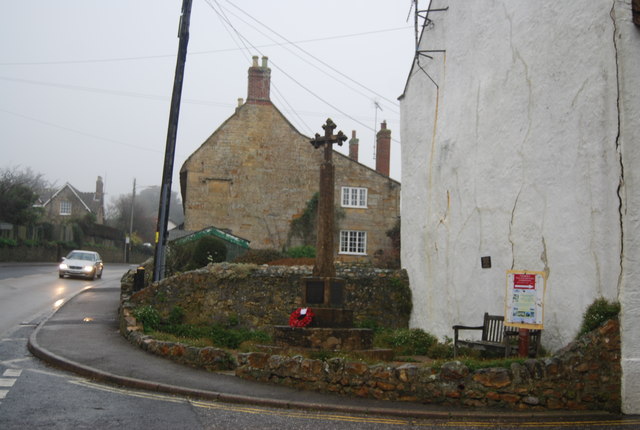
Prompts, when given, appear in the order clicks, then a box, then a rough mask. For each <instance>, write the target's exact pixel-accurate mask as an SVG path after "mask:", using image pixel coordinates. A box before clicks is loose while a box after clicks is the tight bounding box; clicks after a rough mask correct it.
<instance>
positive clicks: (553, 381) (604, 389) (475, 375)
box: [120, 263, 621, 412]
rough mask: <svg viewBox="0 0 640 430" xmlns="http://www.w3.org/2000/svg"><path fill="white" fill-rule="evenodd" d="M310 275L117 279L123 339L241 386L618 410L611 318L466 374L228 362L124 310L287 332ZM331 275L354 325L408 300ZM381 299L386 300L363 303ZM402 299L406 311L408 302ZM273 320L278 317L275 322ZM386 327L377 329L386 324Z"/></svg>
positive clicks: (243, 357)
mask: <svg viewBox="0 0 640 430" xmlns="http://www.w3.org/2000/svg"><path fill="white" fill-rule="evenodd" d="M363 272H369V275H367V276H368V277H369V278H368V279H369V280H368V281H367V282H364V286H363V287H362V289H361V290H359V291H356V290H355V285H354V282H355V281H354V279H356V278H358V277H362V276H364V274H363ZM309 273H310V268H309V269H307V268H301V267H298V268H282V267H256V266H247V267H243V268H240V269H238V268H237V267H236V268H232V267H231V266H230V265H227V264H224V263H223V264H220V265H213V266H210V267H209V268H208V269H206V270H201V271H196V272H190V273H188V274H184V275H180V276H177V277H172V278H168V279H165V280H163V281H161V282H160V283H159V284H154V285H152V286H151V287H149V288H146V289H144V290H142V291H141V292H138V293H135V294H133V295H132V291H131V286H132V279H131V277H132V276H131V274H129V275H125V277H124V278H123V283H122V303H121V308H120V317H121V318H120V323H121V331H122V333H123V334H124V335H125V337H127V338H128V339H129V340H130V341H132V342H134V343H136V344H138V345H139V346H141V347H142V348H144V349H146V350H148V351H150V352H152V353H155V354H158V355H161V356H165V357H167V358H170V359H172V360H175V361H178V362H180V363H184V364H188V365H192V366H197V367H204V368H207V369H209V370H223V369H232V368H235V371H236V375H237V376H238V377H241V378H245V379H251V380H256V381H262V382H269V383H277V384H283V385H287V386H291V387H296V388H299V389H306V390H314V391H320V392H327V393H337V394H342V395H349V396H358V397H368V398H375V399H384V400H394V401H412V402H424V403H437V404H444V405H457V406H466V407H487V406H488V407H498V408H509V409H515V410H559V409H567V410H587V409H589V410H607V411H612V412H619V411H620V403H621V394H620V393H621V383H620V381H621V366H620V326H619V323H618V321H617V320H611V321H608V322H607V323H606V324H604V325H603V326H602V327H600V328H599V329H597V330H594V331H593V332H591V333H589V334H587V335H585V336H583V337H581V338H580V339H578V340H576V341H575V342H573V343H571V344H569V345H568V346H566V347H565V348H563V349H562V350H560V351H559V352H558V353H557V354H556V355H555V356H553V357H550V358H543V359H530V360H527V361H525V362H524V364H520V363H513V364H511V366H510V367H509V368H508V369H507V368H487V369H480V370H476V371H471V370H470V369H469V368H468V367H467V366H465V365H464V364H463V363H461V362H457V361H454V362H449V363H445V364H443V365H442V366H441V367H439V368H436V367H426V366H423V365H417V364H411V363H409V364H402V365H394V364H391V363H383V364H375V365H368V364H365V363H363V362H355V361H353V362H352V361H347V360H345V359H342V358H333V359H329V360H327V361H322V360H313V359H307V358H303V357H301V356H295V357H288V356H283V355H277V354H269V353H265V352H252V353H244V354H238V355H237V357H235V358H234V357H232V356H231V355H229V353H228V352H225V351H222V350H219V349H215V348H193V347H187V346H185V345H182V344H180V343H173V342H160V341H157V340H155V339H153V338H150V337H149V336H145V335H143V334H142V333H141V327H139V326H138V324H137V322H136V321H135V318H133V316H132V314H131V310H132V309H133V308H134V307H135V306H137V305H141V304H154V305H156V306H158V307H159V308H160V309H161V310H162V311H163V312H164V313H166V314H168V312H170V310H171V309H172V308H173V306H176V305H180V306H184V307H185V309H187V310H189V311H194V310H203V309H206V312H205V313H203V314H202V315H199V316H198V315H196V316H192V317H191V319H192V320H194V321H195V320H205V321H209V322H211V319H212V317H213V316H218V317H219V316H223V317H228V316H231V315H232V314H237V315H243V313H242V312H244V311H245V310H248V309H251V311H252V312H253V313H254V315H252V316H253V318H249V317H247V318H243V322H245V323H246V322H247V321H248V322H250V323H251V324H253V325H254V326H256V327H258V326H264V325H265V324H286V318H287V316H288V311H289V308H290V307H291V306H295V305H297V304H298V300H299V296H300V288H299V284H298V282H299V280H300V277H302V276H308V275H309ZM339 273H340V275H341V276H343V277H345V278H347V288H346V292H347V294H346V301H347V303H350V304H354V305H355V307H354V309H356V315H357V317H356V319H357V320H358V319H359V320H363V319H369V318H370V319H373V320H378V318H385V315H388V314H386V313H385V312H387V313H388V312H391V311H389V309H391V310H392V311H393V312H395V313H396V314H399V315H404V312H405V311H407V309H406V307H402V306H406V305H402V306H401V305H400V304H399V303H395V304H394V305H391V304H390V303H388V302H389V301H392V300H394V299H395V298H399V299H397V300H398V301H402V300H406V299H407V297H406V292H405V290H406V289H407V288H406V284H405V282H406V275H404V272H389V271H378V270H373V271H371V270H370V269H367V270H365V269H350V270H345V269H344V268H342V269H340V270H339ZM372 273H373V275H372ZM367 276H364V277H365V278H367ZM394 279H396V281H394ZM349 280H351V282H350V281H349ZM385 285H387V286H388V291H386V293H384V294H386V296H384V295H383V286H385ZM381 294H382V295H383V297H385V299H384V300H371V299H372V298H375V297H376V295H381ZM274 296H275V299H271V300H270V301H269V302H268V303H269V305H266V306H262V309H260V307H259V302H260V300H264V299H265V298H267V297H274ZM408 300H409V303H410V297H409V298H408ZM385 301H386V302H385ZM364 306H367V307H371V308H372V309H373V310H370V311H369V312H368V313H367V312H365V311H363V309H364V308H361V309H360V310H359V311H358V310H357V309H358V307H364ZM389 306H391V308H389ZM393 306H395V307H393ZM409 310H410V305H409ZM278 312H279V313H284V316H278V317H274V316H273V315H274V314H275V313H278ZM408 313H409V312H408V311H407V314H408ZM396 314H393V315H396ZM392 319H393V318H388V320H383V321H385V322H387V323H389V322H390V321H391V320H392ZM400 323H401V324H406V320H400ZM386 325H388V324H386ZM400 326H402V325H400Z"/></svg>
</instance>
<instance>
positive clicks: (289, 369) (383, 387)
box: [236, 320, 621, 412]
mask: <svg viewBox="0 0 640 430" xmlns="http://www.w3.org/2000/svg"><path fill="white" fill-rule="evenodd" d="M238 361H239V363H238V367H237V368H236V375H237V376H239V377H242V378H245V379H251V380H256V381H262V382H271V383H277V384H283V385H287V386H291V387H295V388H299V389H307V390H315V391H321V392H328V393H338V394H344V395H349V396H358V397H368V398H375V399H382V400H395V401H412V402H424V403H438V404H444V405H456V406H472V407H486V406H490V407H499V408H509V409H516V410H549V409H551V410H557V409H569V410H586V409H590V410H607V411H613V412H618V411H619V410H620V388H621V387H620V377H621V373H620V333H619V324H618V321H613V320H612V321H609V322H608V323H606V324H605V325H604V326H602V327H601V328H600V329H598V330H595V331H594V332H592V333H590V334H588V335H586V336H584V337H582V338H580V339H579V340H578V341H576V342H574V343H572V344H570V345H569V346H567V347H566V348H564V349H563V350H561V351H560V352H559V353H558V354H557V355H555V356H554V357H551V358H545V359H529V360H526V361H525V362H524V364H520V363H513V364H511V366H510V368H509V369H506V368H487V369H479V370H476V371H470V370H469V368H468V367H467V366H465V365H464V364H463V363H461V362H459V361H454V362H448V363H445V364H444V365H442V367H441V368H439V369H437V368H432V367H424V366H419V365H415V364H403V365H399V366H394V365H389V364H376V365H367V364H364V363H360V362H348V361H345V360H344V359H342V358H333V359H330V360H328V361H326V362H323V361H320V360H312V359H307V358H303V357H301V356H297V357H285V356H280V355H269V354H266V353H261V352H253V353H247V354H240V355H239V356H238Z"/></svg>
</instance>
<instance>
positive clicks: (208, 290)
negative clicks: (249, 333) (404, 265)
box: [125, 263, 411, 330]
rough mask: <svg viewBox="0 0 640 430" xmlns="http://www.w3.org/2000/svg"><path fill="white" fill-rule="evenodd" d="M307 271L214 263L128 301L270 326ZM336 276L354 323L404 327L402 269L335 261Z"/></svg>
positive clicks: (297, 302) (195, 318) (280, 318)
mask: <svg viewBox="0 0 640 430" xmlns="http://www.w3.org/2000/svg"><path fill="white" fill-rule="evenodd" d="M311 271H312V268H311V267H310V266H293V267H289V266H266V265H265V266H256V265H249V264H229V263H219V264H212V265H209V266H207V267H206V268H203V269H200V270H195V271H191V272H186V273H183V274H179V275H176V276H172V277H170V278H167V279H163V280H162V281H160V282H159V283H155V284H152V285H150V286H149V287H147V288H145V289H144V290H142V291H140V292H137V293H135V294H132V295H131V303H130V305H131V306H133V307H135V306H142V305H152V306H153V307H155V308H156V309H157V310H158V311H159V312H160V314H161V315H162V316H163V317H165V318H166V317H168V316H169V313H170V312H171V310H172V309H173V308H174V307H180V308H182V309H183V310H184V311H185V316H186V320H185V322H186V323H189V324H211V323H222V324H226V323H227V322H228V321H230V320H236V319H237V320H238V321H239V323H240V325H242V326H244V327H247V328H256V329H262V330H270V329H271V327H272V326H274V325H288V323H289V315H290V314H291V312H292V311H293V310H294V309H295V308H297V307H299V306H301V305H302V284H301V282H302V278H304V277H308V276H311ZM337 275H338V276H339V277H341V278H344V279H345V280H346V283H345V287H344V301H345V303H344V307H345V308H348V309H352V310H353V314H354V322H355V324H356V325H362V324H364V323H374V324H378V325H380V326H384V327H395V328H406V327H408V325H409V317H410V315H411V290H410V289H409V280H408V278H407V274H406V272H405V271H404V270H384V269H376V268H372V267H369V266H351V265H350V266H346V265H344V266H343V265H339V266H338V267H337ZM125 288H126V285H125Z"/></svg>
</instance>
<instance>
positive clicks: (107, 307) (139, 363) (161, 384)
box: [28, 286, 611, 419]
mask: <svg viewBox="0 0 640 430" xmlns="http://www.w3.org/2000/svg"><path fill="white" fill-rule="evenodd" d="M119 298H120V289H119V288H116V287H108V286H106V287H100V286H96V287H87V288H86V289H85V290H82V291H81V292H79V293H78V294H76V295H75V296H73V297H72V298H71V299H69V300H68V301H67V302H66V303H65V304H64V305H63V306H61V307H60V308H59V309H58V310H57V311H55V312H54V313H52V314H51V315H50V316H48V317H47V318H45V319H44V320H43V321H42V322H41V323H40V324H39V325H38V327H37V328H36V329H35V331H34V332H33V333H32V335H31V336H30V338H29V344H28V347H29V350H30V351H31V353H32V354H34V355H35V356H36V357H38V358H40V359H42V360H44V361H46V362H48V363H50V364H51V365H54V366H56V367H59V368H62V369H65V370H68V371H71V372H74V373H76V374H79V375H81V376H84V377H86V378H90V379H93V380H97V381H101V382H104V383H109V384H114V385H119V386H125V387H129V388H133V389H141V390H149V391H155V392H162V393H169V394H174V395H179V396H187V397H192V398H198V399H205V400H212V401H220V402H227V403H242V404H251V405H258V406H265V407H277V408H292V409H304V410H316V411H327V412H343V413H353V414H375V415H390V416H404V417H413V418H441V419H442V418H460V419H464V418H472V417H473V418H487V419H496V418H498V417H500V418H504V419H519V418H522V419H526V418H532V417H535V418H537V419H544V418H545V417H546V418H553V417H560V416H563V417H567V416H573V417H577V416H579V417H580V418H581V419H584V418H586V417H587V416H592V417H593V418H596V417H600V419H602V418H603V417H605V416H609V417H611V415H609V414H606V413H600V412H587V413H585V412H582V413H579V414H573V413H570V412H569V413H567V412H566V411H563V412H541V413H540V412H536V413H531V412H526V413H525V412H515V411H514V412H511V411H504V410H495V409H454V408H451V407H445V406H440V405H426V404H421V403H409V402H391V401H377V400H372V399H361V398H351V397H345V396H340V395H332V394H323V393H316V392H311V391H302V390H296V389H292V388H289V387H283V386H279V385H272V384H266V383H258V382H253V381H246V380H243V379H240V378H237V377H235V376H234V375H233V374H232V373H230V372H226V373H224V372H223V373H215V372H208V371H205V370H202V369H195V368H191V367H188V366H185V365H181V364H177V363H174V362H172V361H170V360H168V359H166V358H162V357H158V356H156V355H153V354H151V353H148V352H146V351H143V350H141V349H140V348H138V347H137V346H134V345H133V344H131V343H129V342H128V341H127V340H126V339H124V337H122V336H121V335H120V332H119V330H118V321H117V313H118V312H117V310H118V305H119Z"/></svg>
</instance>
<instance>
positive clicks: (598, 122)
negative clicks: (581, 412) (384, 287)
mask: <svg viewBox="0 0 640 430" xmlns="http://www.w3.org/2000/svg"><path fill="white" fill-rule="evenodd" d="M430 9H432V10H431V11H429V12H428V13H427V14H426V19H425V20H424V24H425V25H424V27H422V32H421V35H420V37H419V40H418V42H417V47H416V50H417V52H416V56H415V58H414V61H413V64H412V67H411V70H410V74H409V78H408V81H407V83H406V87H405V90H404V93H403V94H402V96H401V134H402V148H403V149H402V182H403V188H402V194H403V198H402V218H403V219H402V222H403V225H402V263H403V266H404V267H406V268H407V270H408V273H409V278H410V281H411V288H412V292H413V299H414V306H413V316H412V322H411V323H412V325H413V326H417V327H421V328H424V329H427V330H429V331H431V332H433V333H434V334H437V335H439V336H445V335H447V336H451V335H452V331H451V326H452V325H454V324H467V325H476V324H479V323H481V321H482V315H483V313H484V312H490V313H495V314H501V315H503V314H504V309H505V290H506V288H505V284H506V282H505V281H506V275H505V273H506V271H507V270H510V269H514V270H535V271H541V272H545V273H546V275H547V278H548V284H547V290H546V295H545V298H544V304H545V311H544V328H545V329H544V332H543V335H542V342H543V345H545V346H546V347H547V348H549V349H556V348H559V347H561V346H563V345H565V344H566V343H568V342H569V341H570V340H572V338H573V337H574V336H575V334H576V332H577V330H578V327H579V325H580V322H581V318H582V315H583V313H584V311H585V309H586V308H587V306H588V305H589V304H591V303H592V302H593V300H594V299H595V298H597V297H600V296H603V297H605V298H607V299H609V300H619V301H620V303H621V305H622V315H621V324H622V331H621V334H622V361H621V363H622V369H623V382H622V387H623V393H622V397H623V409H624V411H625V412H627V413H640V330H638V329H637V327H639V326H640V265H638V264H637V262H638V261H640V176H639V175H640V169H639V167H640V146H639V145H638V142H640V127H639V126H638V118H640V73H638V72H639V71H640V27H639V26H638V25H639V24H640V19H639V18H638V17H639V16H640V15H638V14H639V13H640V2H638V1H637V0H633V2H632V1H631V0H575V1H570V2H558V1H550V0H543V1H538V2H529V1H520V0H515V1H514V0H491V1H489V0H477V1H473V2H456V1H451V0H432V1H431V4H430ZM634 15H635V17H636V20H637V21H636V23H635V24H634V20H633V17H634ZM482 257H486V258H485V259H484V260H483V262H484V263H485V264H481V258H482Z"/></svg>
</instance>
